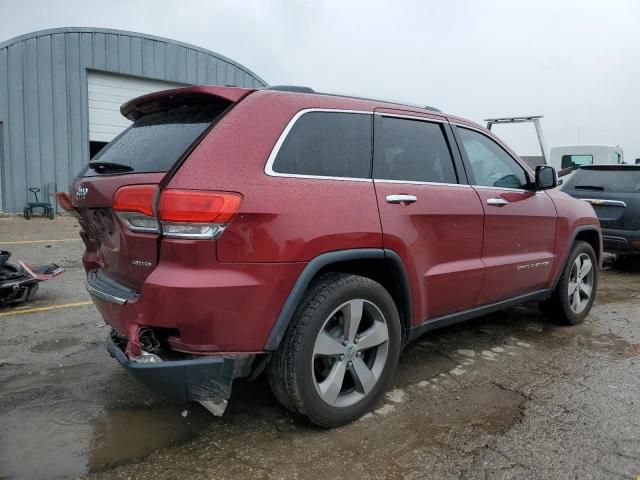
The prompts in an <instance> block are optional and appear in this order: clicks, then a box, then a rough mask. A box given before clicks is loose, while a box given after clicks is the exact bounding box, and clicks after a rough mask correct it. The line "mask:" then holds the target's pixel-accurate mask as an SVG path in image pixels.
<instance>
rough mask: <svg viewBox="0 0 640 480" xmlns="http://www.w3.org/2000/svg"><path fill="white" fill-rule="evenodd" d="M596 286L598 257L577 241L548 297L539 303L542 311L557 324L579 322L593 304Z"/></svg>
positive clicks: (589, 246) (574, 323) (584, 243)
mask: <svg viewBox="0 0 640 480" xmlns="http://www.w3.org/2000/svg"><path fill="white" fill-rule="evenodd" d="M597 287H598V259H597V257H596V254H595V252H594V251H593V247H592V246H591V245H589V244H588V243H587V242H584V241H581V240H579V241H577V242H576V243H575V244H574V245H573V248H572V249H571V253H570V254H569V258H568V259H567V263H566V264H565V266H564V269H563V271H562V275H561V277H560V280H559V281H558V284H557V285H556V288H555V290H554V291H553V293H552V294H551V297H550V298H549V299H547V300H545V301H544V302H540V304H539V305H540V310H541V311H542V313H543V314H544V315H545V316H546V317H548V318H550V319H551V320H554V321H556V322H558V323H563V324H567V325H576V324H578V323H582V322H583V321H584V319H585V318H587V315H589V312H590V311H591V307H592V305H593V301H594V300H595V296H596V290H597Z"/></svg>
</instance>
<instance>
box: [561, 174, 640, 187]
mask: <svg viewBox="0 0 640 480" xmlns="http://www.w3.org/2000/svg"><path fill="white" fill-rule="evenodd" d="M562 189H563V190H570V189H577V190H601V191H607V192H618V193H634V192H640V168H627V169H623V168H620V169H617V170H613V169H612V170H604V169H603V170H591V169H589V170H587V169H580V170H578V171H577V172H576V173H574V174H573V176H572V177H571V178H570V179H569V180H568V181H567V183H565V185H564V187H563V188H562Z"/></svg>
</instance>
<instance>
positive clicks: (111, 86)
mask: <svg viewBox="0 0 640 480" xmlns="http://www.w3.org/2000/svg"><path fill="white" fill-rule="evenodd" d="M87 76H88V81H89V141H90V142H110V141H111V140H113V138H114V137H115V136H116V135H118V134H119V133H120V132H122V130H124V129H125V128H126V127H128V126H129V124H130V123H131V122H130V121H129V120H127V119H126V118H124V117H123V116H122V115H121V114H120V105H122V104H123V103H124V102H126V101H128V100H131V99H132V98H135V97H138V96H140V95H144V94H146V93H151V92H157V91H158V90H166V89H168V88H176V87H182V86H184V85H182V84H178V83H172V82H161V81H158V80H147V79H143V78H134V77H126V76H123V75H114V74H110V73H98V72H89V73H88V75H87Z"/></svg>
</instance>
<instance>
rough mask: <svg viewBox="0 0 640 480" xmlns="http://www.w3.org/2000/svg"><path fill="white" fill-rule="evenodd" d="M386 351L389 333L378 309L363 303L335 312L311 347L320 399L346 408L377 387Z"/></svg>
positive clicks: (345, 305)
mask: <svg viewBox="0 0 640 480" xmlns="http://www.w3.org/2000/svg"><path fill="white" fill-rule="evenodd" d="M388 350H389V329H388V326H387V321H386V319H385V318H384V315H383V314H382V312H381V311H380V309H379V308H378V307H377V306H376V305H374V304H373V303H372V302H370V301H368V300H364V299H353V300H349V301H348V302H345V303H343V304H342V305H340V306H339V307H338V308H336V309H335V310H334V311H333V312H332V313H331V315H330V316H329V317H328V318H327V319H326V320H325V322H324V324H323V325H322V328H321V329H320V332H319V333H318V336H317V338H316V341H315V344H314V347H313V356H312V371H313V377H314V378H313V381H314V384H315V388H316V391H317V393H318V394H319V395H320V398H322V400H323V401H324V402H326V403H327V404H328V405H331V406H333V407H349V406H351V405H354V404H356V403H358V402H359V401H360V400H362V399H363V398H365V397H366V396H367V395H368V394H369V393H370V392H371V391H372V390H373V388H374V387H375V385H376V384H377V383H378V380H379V378H380V375H381V374H382V372H383V370H384V367H385V364H386V362H387V354H388Z"/></svg>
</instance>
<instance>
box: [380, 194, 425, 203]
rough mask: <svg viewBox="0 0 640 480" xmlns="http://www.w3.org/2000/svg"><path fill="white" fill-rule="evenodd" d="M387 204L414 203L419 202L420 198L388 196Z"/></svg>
mask: <svg viewBox="0 0 640 480" xmlns="http://www.w3.org/2000/svg"><path fill="white" fill-rule="evenodd" d="M385 199H386V200H387V203H403V204H404V203H414V202H416V201H417V200H418V197H416V196H415V195H404V194H400V195H387V196H386V197H385Z"/></svg>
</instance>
